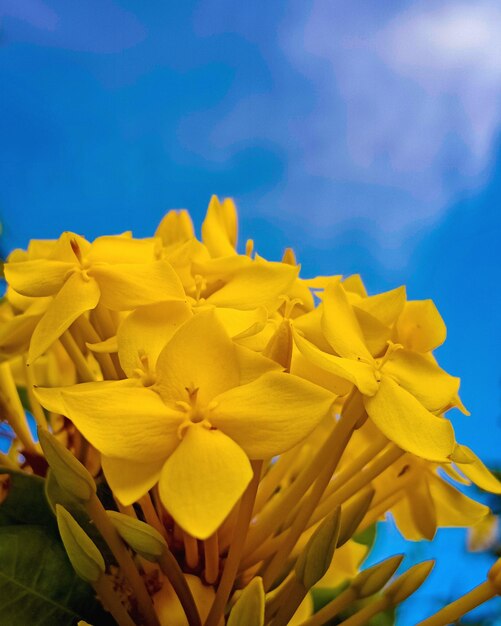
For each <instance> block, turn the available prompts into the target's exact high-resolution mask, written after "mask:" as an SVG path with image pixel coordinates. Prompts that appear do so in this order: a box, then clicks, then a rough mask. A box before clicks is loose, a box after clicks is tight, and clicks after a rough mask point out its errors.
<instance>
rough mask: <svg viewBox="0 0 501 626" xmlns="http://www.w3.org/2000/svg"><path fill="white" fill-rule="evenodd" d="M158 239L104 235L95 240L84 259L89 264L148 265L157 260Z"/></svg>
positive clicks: (158, 250) (159, 245)
mask: <svg viewBox="0 0 501 626" xmlns="http://www.w3.org/2000/svg"><path fill="white" fill-rule="evenodd" d="M160 249H161V242H160V239H157V238H155V237H149V238H147V239H132V237H129V236H124V235H115V236H113V235H105V236H104V237H98V238H97V239H95V240H94V241H93V242H92V244H91V247H90V250H89V252H88V253H87V254H86V255H85V258H86V260H87V261H89V262H90V263H93V264H94V263H141V264H142V263H148V262H149V261H153V260H155V259H157V258H158V255H159V253H160Z"/></svg>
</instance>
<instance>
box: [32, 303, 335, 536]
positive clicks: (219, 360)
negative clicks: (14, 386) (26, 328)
mask: <svg viewBox="0 0 501 626" xmlns="http://www.w3.org/2000/svg"><path fill="white" fill-rule="evenodd" d="M164 337H165V335H164ZM148 341H149V342H150V344H151V343H152V342H153V337H152V336H150V338H149V339H148ZM137 343H138V341H132V342H131V343H130V348H131V350H133V349H134V346H137ZM142 356H143V359H142V361H143V362H142V363H141V359H140V356H138V355H137V353H136V360H137V366H138V368H139V369H138V375H137V376H136V377H135V378H132V379H127V380H125V381H119V382H100V383H87V384H83V385H78V386H76V387H73V388H66V389H64V388H63V389H59V390H40V392H39V397H40V399H41V401H42V402H43V403H45V405H46V406H47V407H48V408H52V409H53V410H54V409H55V410H58V409H60V408H61V407H60V399H62V400H63V402H64V405H65V407H66V413H67V415H68V417H69V418H70V419H71V420H72V421H73V423H74V424H75V425H76V426H77V428H78V429H79V430H80V431H81V432H82V434H83V435H84V437H86V438H87V439H88V440H89V441H90V442H91V443H92V444H93V445H94V446H95V447H96V448H97V449H98V450H100V451H101V453H102V463H103V469H104V471H105V474H106V476H107V479H108V482H109V484H110V486H111V488H112V489H113V491H114V493H115V494H116V495H117V497H118V498H119V499H120V501H121V502H122V503H123V504H131V503H132V502H134V501H136V500H137V499H138V498H139V497H141V496H142V495H144V494H145V493H146V492H147V491H148V490H149V489H150V488H151V487H152V486H153V485H154V484H156V483H157V481H159V492H160V497H161V499H162V502H163V503H164V505H165V507H166V508H167V509H168V511H169V512H170V513H171V514H172V516H173V517H174V519H175V520H176V522H178V524H179V525H180V526H181V527H182V528H184V529H185V530H186V531H187V532H189V533H190V534H192V535H194V536H195V537H198V538H201V539H205V538H207V537H209V536H210V535H211V534H212V533H213V532H214V531H215V530H216V529H217V528H218V527H219V525H220V524H221V522H222V521H223V520H224V519H225V517H226V516H227V515H228V513H229V512H230V511H231V509H232V508H233V506H234V505H235V503H236V502H237V501H238V499H239V498H240V496H241V495H242V493H243V492H244V490H245V488H246V486H247V484H248V483H249V481H250V479H251V477H252V470H251V466H250V462H249V459H251V460H254V459H269V458H271V457H273V456H274V455H277V454H281V453H282V452H284V451H286V450H288V449H290V448H292V447H293V446H294V445H296V444H297V443H298V442H299V441H301V440H303V439H304V438H305V437H306V436H307V435H308V434H309V433H310V432H311V431H312V430H313V429H314V428H315V426H317V424H318V423H319V422H320V421H321V420H322V418H324V417H325V415H326V414H327V413H328V411H329V408H330V407H331V405H332V403H333V401H334V399H335V396H334V395H333V394H331V393H329V392H328V391H326V390H324V389H323V388H321V387H318V386H316V385H314V384H312V383H309V382H307V381H304V380H302V379H300V378H298V377H296V376H292V375H290V374H286V373H283V372H281V371H280V368H279V367H278V366H277V365H276V364H275V363H273V362H272V361H270V360H268V359H266V358H264V357H262V356H260V355H258V354H255V353H253V352H251V351H250V350H247V349H245V348H242V347H241V346H237V345H236V344H234V343H233V342H232V341H231V339H230V338H229V337H228V335H227V334H226V332H225V330H224V328H223V327H222V325H221V323H220V322H219V321H218V320H217V318H216V316H215V314H214V312H213V311H207V312H202V313H199V314H198V315H196V316H194V317H192V318H191V319H189V320H188V321H186V322H185V323H184V324H183V325H182V326H181V327H180V328H179V330H177V332H175V334H174V335H173V337H172V339H171V340H170V341H169V342H168V343H167V345H166V346H165V348H164V349H163V350H162V351H161V352H160V354H159V355H158V358H157V359H156V366H155V368H154V370H153V371H152V368H151V367H149V365H148V364H147V363H146V361H147V359H144V354H143V355H142ZM145 363H146V365H147V367H146V368H144V365H145ZM141 365H143V369H141ZM131 366H132V363H128V365H127V369H128V370H129V373H130V374H134V372H133V371H131V369H130V368H131Z"/></svg>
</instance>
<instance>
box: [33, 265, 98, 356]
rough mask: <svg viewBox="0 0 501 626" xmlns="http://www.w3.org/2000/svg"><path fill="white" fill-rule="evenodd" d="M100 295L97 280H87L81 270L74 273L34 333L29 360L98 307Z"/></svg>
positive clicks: (48, 308)
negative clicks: (75, 322)
mask: <svg viewBox="0 0 501 626" xmlns="http://www.w3.org/2000/svg"><path fill="white" fill-rule="evenodd" d="M99 297H100V290H99V286H98V284H97V283H96V281H95V280H94V279H92V278H91V279H88V278H87V279H86V278H85V277H84V275H83V274H82V273H81V272H75V273H74V274H72V275H71V276H70V277H69V278H68V280H67V281H66V282H65V283H64V285H63V286H62V288H61V289H60V290H59V293H58V294H57V296H56V297H55V298H54V300H52V302H51V303H50V304H49V306H48V307H47V310H46V312H45V314H44V316H43V317H42V319H41V320H40V322H39V323H38V325H37V327H36V328H35V330H34V332H33V335H32V337H31V343H30V350H29V353H28V360H29V362H32V361H34V360H35V359H36V358H37V357H39V356H40V355H41V354H43V353H44V352H45V351H46V350H47V348H50V346H51V345H52V344H53V343H54V341H56V340H57V339H59V337H60V336H61V335H62V334H63V333H64V331H65V330H67V329H68V328H69V327H70V326H71V324H73V322H74V321H75V320H76V319H77V318H78V317H80V315H81V314H82V313H85V312H86V311H90V310H91V309H94V308H95V307H96V306H97V303H98V302H99Z"/></svg>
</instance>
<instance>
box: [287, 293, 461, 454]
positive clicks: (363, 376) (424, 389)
mask: <svg viewBox="0 0 501 626" xmlns="http://www.w3.org/2000/svg"><path fill="white" fill-rule="evenodd" d="M402 304H403V303H402ZM365 319H367V318H365ZM371 321H372V320H371ZM374 321H376V322H377V318H376V319H375V320H374ZM366 323H367V322H366ZM363 328H364V326H363V324H360V322H359V319H358V318H357V316H356V314H355V311H354V307H352V305H351V304H350V302H349V300H348V297H347V294H346V292H345V290H344V288H343V286H342V284H341V283H340V282H339V281H334V282H331V283H330V284H329V285H328V286H327V288H326V289H325V291H324V297H323V317H322V331H323V335H324V337H325V340H326V341H327V343H328V345H329V346H330V347H331V348H332V349H333V350H334V352H335V354H332V353H328V352H325V351H323V350H321V349H320V348H318V347H317V346H316V345H314V344H313V343H312V342H310V341H308V340H307V339H306V338H304V337H303V336H301V334H300V333H299V332H297V331H296V332H295V342H296V345H297V346H298V348H299V350H300V352H301V353H302V354H303V355H304V356H305V357H306V358H307V359H308V360H310V361H311V362H312V363H313V364H314V365H316V366H318V367H320V368H321V369H324V370H327V371H329V372H332V373H333V374H336V375H337V376H339V377H341V378H345V379H347V380H349V381H350V382H352V383H353V384H354V385H355V386H356V387H357V388H358V389H359V391H360V393H361V394H362V395H363V398H364V405H365V409H366V411H367V413H368V415H369V417H370V418H371V419H372V420H373V422H374V423H375V424H376V426H377V427H378V428H379V429H380V430H381V432H382V433H383V434H384V435H386V437H388V439H390V440H392V441H394V442H395V443H396V444H397V445H398V446H399V447H401V448H403V449H404V450H407V451H408V452H412V453H414V454H416V455H417V456H421V457H423V458H425V459H428V460H430V461H438V462H440V461H450V458H451V455H452V454H453V452H454V450H455V446H456V443H455V438H454V430H453V428H452V424H451V423H450V422H449V421H448V420H446V419H444V418H442V417H439V416H437V415H440V414H441V413H442V412H443V411H444V410H446V409H447V408H449V407H450V406H452V405H453V403H454V401H455V398H456V396H457V392H458V388H459V379H458V378H454V377H453V376H450V375H449V374H447V373H446V372H444V371H443V370H442V369H441V368H440V367H439V366H438V365H436V363H434V361H433V360H432V359H430V358H427V357H426V356H424V355H422V354H419V353H417V352H412V351H410V350H407V349H405V348H404V347H403V346H402V345H400V344H394V343H392V342H391V341H389V342H388V345H387V349H386V351H385V352H384V354H383V355H382V356H380V357H378V358H375V357H374V356H373V354H372V353H371V351H370V350H369V348H368V347H367V342H366V339H365V336H364V332H363ZM369 329H370V330H372V331H373V330H374V322H372V324H371V326H370V327H369ZM376 330H378V331H379V328H376ZM325 340H324V341H325Z"/></svg>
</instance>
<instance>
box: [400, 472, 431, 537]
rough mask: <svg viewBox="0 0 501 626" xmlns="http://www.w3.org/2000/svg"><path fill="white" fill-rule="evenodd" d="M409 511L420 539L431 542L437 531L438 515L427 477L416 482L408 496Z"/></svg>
mask: <svg viewBox="0 0 501 626" xmlns="http://www.w3.org/2000/svg"><path fill="white" fill-rule="evenodd" d="M407 498H408V500H409V509H410V513H411V515H412V518H413V520H414V524H415V526H416V529H417V530H418V531H419V534H420V538H424V539H428V540H429V541H431V540H432V539H433V537H434V536H435V533H436V531H437V514H436V510H435V503H434V501H433V497H432V495H431V491H430V487H429V484H428V481H427V480H426V477H425V476H422V477H421V480H419V478H418V479H417V480H415V481H414V482H413V483H412V484H411V486H410V488H409V492H408V495H407Z"/></svg>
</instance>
